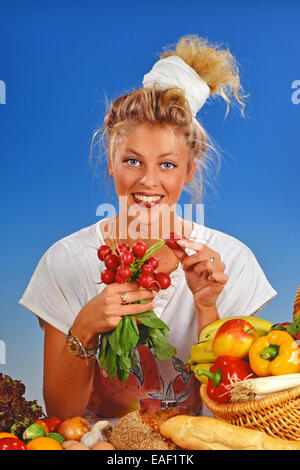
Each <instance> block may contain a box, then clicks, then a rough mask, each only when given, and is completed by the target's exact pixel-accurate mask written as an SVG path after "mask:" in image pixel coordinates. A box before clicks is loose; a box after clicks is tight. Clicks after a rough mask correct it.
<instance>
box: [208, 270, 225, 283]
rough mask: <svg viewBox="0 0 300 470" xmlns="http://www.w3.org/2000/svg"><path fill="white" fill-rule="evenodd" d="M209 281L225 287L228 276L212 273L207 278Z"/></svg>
mask: <svg viewBox="0 0 300 470" xmlns="http://www.w3.org/2000/svg"><path fill="white" fill-rule="evenodd" d="M208 280H209V281H214V282H216V283H217V284H219V285H220V286H223V287H224V286H225V284H226V283H227V281H228V275H227V274H225V273H221V272H217V271H214V272H213V273H211V275H210V276H209V278H208Z"/></svg>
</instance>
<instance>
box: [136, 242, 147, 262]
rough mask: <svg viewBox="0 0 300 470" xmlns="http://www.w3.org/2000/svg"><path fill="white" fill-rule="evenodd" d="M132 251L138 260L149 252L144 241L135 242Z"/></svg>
mask: <svg viewBox="0 0 300 470" xmlns="http://www.w3.org/2000/svg"><path fill="white" fill-rule="evenodd" d="M132 251H133V253H134V254H135V255H136V256H137V257H138V258H141V257H142V256H144V254H145V253H146V251H147V247H146V243H144V242H142V241H138V242H135V243H134V244H133V246H132Z"/></svg>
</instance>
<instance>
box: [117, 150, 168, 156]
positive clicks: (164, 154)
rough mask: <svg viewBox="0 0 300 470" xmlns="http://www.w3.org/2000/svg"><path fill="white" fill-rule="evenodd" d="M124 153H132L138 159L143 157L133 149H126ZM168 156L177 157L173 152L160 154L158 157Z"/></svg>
mask: <svg viewBox="0 0 300 470" xmlns="http://www.w3.org/2000/svg"><path fill="white" fill-rule="evenodd" d="M125 152H131V153H134V154H135V155H138V156H140V157H143V155H142V154H141V153H139V152H136V150H133V149H130V148H127V149H125ZM168 155H177V153H174V152H166V153H161V154H160V155H158V156H159V157H167V156H168Z"/></svg>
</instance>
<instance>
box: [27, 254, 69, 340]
mask: <svg viewBox="0 0 300 470" xmlns="http://www.w3.org/2000/svg"><path fill="white" fill-rule="evenodd" d="M54 271H55V269H54ZM19 304H21V305H22V306H23V307H25V308H27V309H28V310H30V311H31V312H32V313H34V314H35V315H36V316H37V317H38V320H39V324H40V326H41V327H43V320H44V321H46V322H47V323H49V324H50V325H52V326H54V327H55V328H57V329H58V330H60V331H62V332H63V333H65V334H67V332H68V330H69V328H70V327H71V326H72V324H73V322H74V319H75V316H76V315H75V313H74V312H73V311H72V308H71V306H70V304H69V303H68V301H67V299H66V296H65V295H64V292H63V289H62V286H61V285H60V284H59V282H58V280H57V276H56V275H55V272H53V269H51V267H50V262H49V250H48V251H46V253H45V254H44V255H43V256H42V258H41V259H40V261H39V263H38V265H37V267H36V269H35V271H34V273H33V275H32V277H31V279H30V281H29V284H28V286H27V288H26V290H25V292H24V294H23V296H22V297H21V299H20V300H19Z"/></svg>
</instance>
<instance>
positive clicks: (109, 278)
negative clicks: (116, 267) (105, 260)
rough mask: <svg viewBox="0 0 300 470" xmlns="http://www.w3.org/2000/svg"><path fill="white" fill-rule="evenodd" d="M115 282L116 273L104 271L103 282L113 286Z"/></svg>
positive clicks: (108, 270)
mask: <svg viewBox="0 0 300 470" xmlns="http://www.w3.org/2000/svg"><path fill="white" fill-rule="evenodd" d="M114 280H115V273H114V272H113V271H111V270H110V269H104V271H102V273H101V281H102V282H104V284H112V283H113V282H114Z"/></svg>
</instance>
